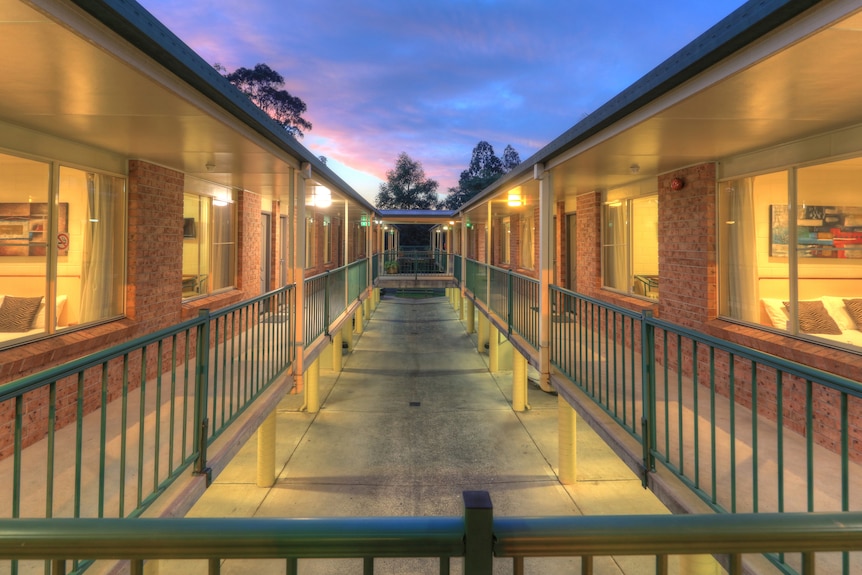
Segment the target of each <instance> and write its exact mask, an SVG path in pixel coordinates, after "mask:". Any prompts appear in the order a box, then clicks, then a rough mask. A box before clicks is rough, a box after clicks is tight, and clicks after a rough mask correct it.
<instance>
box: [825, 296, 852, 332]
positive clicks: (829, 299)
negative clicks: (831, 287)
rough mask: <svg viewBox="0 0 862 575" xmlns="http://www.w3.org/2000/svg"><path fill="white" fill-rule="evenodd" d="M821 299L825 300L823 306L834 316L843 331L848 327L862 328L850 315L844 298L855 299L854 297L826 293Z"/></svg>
mask: <svg viewBox="0 0 862 575" xmlns="http://www.w3.org/2000/svg"><path fill="white" fill-rule="evenodd" d="M820 299H821V300H822V301H823V307H825V308H826V311H828V312H829V315H830V316H832V319H834V320H835V323H837V324H838V327H840V328H841V331H847V330H848V329H862V326H857V325H856V322H855V321H853V318H852V317H850V314H849V313H847V309H846V308H845V307H844V300H845V299H853V298H852V297H849V296H848V297H835V296H829V295H825V296H823V297H821V298H820Z"/></svg>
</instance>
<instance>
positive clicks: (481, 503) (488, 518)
mask: <svg viewBox="0 0 862 575" xmlns="http://www.w3.org/2000/svg"><path fill="white" fill-rule="evenodd" d="M462 497H463V499H464V531H465V536H464V575H491V572H492V570H493V566H494V506H493V505H492V504H491V496H490V495H489V494H488V492H487V491H464V492H463V493H462Z"/></svg>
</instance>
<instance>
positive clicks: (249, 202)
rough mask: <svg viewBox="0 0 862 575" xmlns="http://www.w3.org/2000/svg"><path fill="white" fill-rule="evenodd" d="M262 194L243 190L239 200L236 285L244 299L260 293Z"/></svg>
mask: <svg viewBox="0 0 862 575" xmlns="http://www.w3.org/2000/svg"><path fill="white" fill-rule="evenodd" d="M260 211H261V201H260V196H259V195H258V194H255V193H254V192H249V191H247V190H243V191H241V192H240V193H239V197H238V200H237V222H239V226H238V229H237V270H236V275H237V279H236V287H237V289H239V290H242V293H243V296H242V299H248V298H251V297H254V296H256V295H259V294H260V279H261V278H260V262H261V251H260V248H261V246H260V240H261V227H260Z"/></svg>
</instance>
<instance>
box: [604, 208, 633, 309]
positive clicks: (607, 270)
mask: <svg viewBox="0 0 862 575" xmlns="http://www.w3.org/2000/svg"><path fill="white" fill-rule="evenodd" d="M627 211H628V202H622V203H621V204H620V205H615V206H605V221H604V226H605V230H604V238H603V241H602V243H603V245H604V254H603V255H604V257H603V258H602V273H603V274H604V285H605V286H606V287H611V288H615V289H618V290H622V291H626V292H629V291H631V289H632V286H631V285H630V283H629V279H630V277H629V270H628V262H627V253H626V252H627V247H626V237H627V235H628V231H627V230H626V220H627V217H626V212H627Z"/></svg>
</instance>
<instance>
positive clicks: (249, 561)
mask: <svg viewBox="0 0 862 575" xmlns="http://www.w3.org/2000/svg"><path fill="white" fill-rule="evenodd" d="M463 500H464V514H463V516H461V517H376V518H325V519H265V518H256V519H226V518H193V519H136V520H133V521H130V520H127V519H57V520H45V519H19V520H0V559H4V558H5V559H14V560H16V561H17V560H48V561H50V562H51V572H52V573H53V574H55V575H61V574H63V573H66V568H67V563H68V562H69V561H70V560H72V561H75V560H78V561H80V560H84V559H87V560H130V566H129V567H130V568H129V571H130V572H131V573H132V574H134V575H137V574H141V573H143V572H144V562H145V561H148V560H157V559H186V560H190V559H203V560H206V561H207V563H208V573H209V574H210V575H217V574H218V573H220V572H221V569H222V562H223V561H225V560H242V561H243V563H242V568H243V570H244V571H245V572H251V571H253V570H254V563H253V561H254V560H256V559H281V560H284V561H285V571H286V573H287V574H288V575H294V574H297V573H299V569H298V559H300V558H302V559H306V560H307V559H322V558H323V559H326V558H335V559H345V558H348V559H350V558H355V559H356V562H357V564H356V566H355V567H357V568H358V567H360V565H361V568H362V572H363V573H365V574H368V575H371V574H373V573H374V572H375V560H376V559H384V558H417V557H426V558H431V561H430V562H429V563H428V567H430V568H431V569H432V570H433V571H434V572H437V573H441V574H446V573H449V572H450V569H451V563H452V559H453V558H456V559H461V562H462V564H463V569H462V572H463V573H464V574H465V575H491V573H492V572H494V563H495V561H494V560H495V558H496V559H497V560H498V561H502V560H504V559H505V560H507V561H508V562H510V563H511V565H512V567H511V569H512V571H513V572H514V573H525V572H527V570H528V568H529V567H531V566H532V565H531V564H530V563H528V561H529V560H531V559H533V558H548V557H575V558H580V573H581V574H583V575H588V574H591V573H593V572H594V564H595V563H596V559H597V558H602V557H612V556H625V555H629V556H640V557H641V558H642V560H643V561H644V563H645V565H642V566H641V568H642V570H644V571H648V569H649V568H647V567H646V565H650V566H651V567H652V568H653V569H652V571H651V572H654V573H656V574H657V575H666V574H668V573H670V572H680V569H679V568H677V566H676V565H675V564H674V560H676V559H677V558H678V557H680V556H684V555H702V554H714V555H719V554H721V555H726V558H725V561H724V563H725V567H726V568H727V570H728V572H729V573H730V575H741V574H742V573H743V556H744V554H761V553H767V552H775V551H779V552H788V553H790V552H792V553H801V555H802V573H804V574H806V575H813V574H814V573H815V570H816V568H817V559H818V556H819V555H820V554H828V553H829V552H835V551H840V552H850V551H857V550H862V513H831V514H809V513H800V514H745V515H743V514H740V515H641V516H631V515H629V516H620V515H618V516H587V517H584V516H558V517H499V518H498V517H494V512H493V506H492V504H491V499H490V496H489V495H488V493H487V492H483V491H472V492H464V494H463ZM435 564H436V565H435ZM236 567H237V566H233V567H232V569H233V570H236ZM529 571H530V572H531V573H540V572H546V571H544V570H543V568H542V567H540V569H539V570H534V569H530V570H529ZM427 572H429V573H430V572H432V571H431V570H429V571H427ZM822 572H828V571H822Z"/></svg>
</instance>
